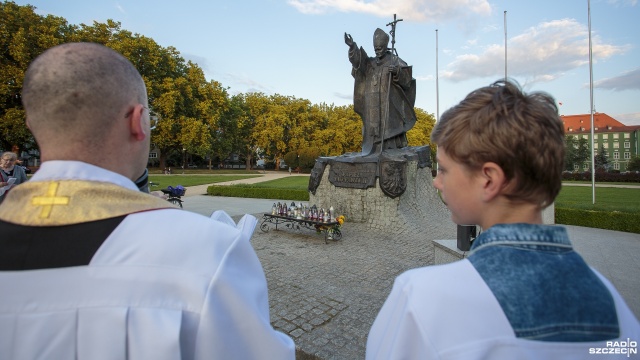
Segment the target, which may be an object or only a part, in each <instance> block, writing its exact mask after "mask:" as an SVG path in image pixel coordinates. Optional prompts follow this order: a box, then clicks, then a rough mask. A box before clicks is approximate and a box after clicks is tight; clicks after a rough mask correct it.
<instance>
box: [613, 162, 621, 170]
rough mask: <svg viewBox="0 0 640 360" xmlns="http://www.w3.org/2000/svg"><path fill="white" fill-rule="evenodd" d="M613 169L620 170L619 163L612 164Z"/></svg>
mask: <svg viewBox="0 0 640 360" xmlns="http://www.w3.org/2000/svg"><path fill="white" fill-rule="evenodd" d="M613 169H614V170H620V163H617V162H615V163H613Z"/></svg>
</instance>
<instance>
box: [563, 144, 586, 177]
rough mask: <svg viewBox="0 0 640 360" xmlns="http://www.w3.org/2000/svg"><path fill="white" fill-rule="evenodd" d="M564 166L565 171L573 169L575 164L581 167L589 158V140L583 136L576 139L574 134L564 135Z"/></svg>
mask: <svg viewBox="0 0 640 360" xmlns="http://www.w3.org/2000/svg"><path fill="white" fill-rule="evenodd" d="M564 148H565V152H564V167H565V170H567V171H574V169H575V165H578V167H582V164H584V162H585V161H587V160H589V157H590V155H591V154H590V151H589V142H588V140H587V139H585V138H580V139H576V138H575V137H574V135H565V137H564Z"/></svg>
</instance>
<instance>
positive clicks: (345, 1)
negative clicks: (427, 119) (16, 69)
mask: <svg viewBox="0 0 640 360" xmlns="http://www.w3.org/2000/svg"><path fill="white" fill-rule="evenodd" d="M15 2H16V3H17V4H19V5H26V4H29V5H33V6H35V7H36V12H37V13H38V14H40V15H47V14H53V15H56V16H61V17H64V18H65V19H66V20H67V21H68V22H69V23H71V24H76V25H79V24H87V25H92V24H93V22H94V21H97V22H106V20H107V19H112V20H115V21H118V22H120V23H121V28H122V29H124V30H128V31H131V32H132V33H138V34H140V35H144V36H146V37H150V38H152V39H153V40H155V41H156V42H157V43H158V44H159V45H161V46H163V47H169V46H173V47H175V48H176V49H177V50H178V51H179V52H180V54H181V56H182V57H184V58H185V59H186V60H191V61H193V62H195V63H197V64H198V65H199V66H200V67H201V68H202V69H203V70H204V72H205V76H206V77H207V79H208V80H215V81H218V82H220V83H221V84H222V85H223V86H224V87H227V88H228V91H229V92H230V93H231V94H235V93H248V92H262V93H265V94H267V95H272V94H280V95H284V96H294V97H296V98H301V99H308V100H310V101H311V102H312V103H315V104H320V103H326V104H335V105H338V106H341V105H348V104H351V103H352V101H353V96H352V95H353V78H352V77H351V64H350V63H349V60H348V57H347V52H348V47H347V45H346V44H345V42H344V34H345V33H348V34H350V35H351V36H352V37H353V39H354V40H355V41H356V43H357V44H358V45H359V46H362V47H363V48H364V49H365V51H366V52H367V53H368V54H369V56H375V54H374V51H373V43H372V42H373V33H374V31H375V30H376V28H381V29H383V30H385V31H386V32H387V33H389V31H390V30H391V27H390V26H387V24H388V23H390V22H391V21H393V18H394V14H396V16H397V19H402V21H400V22H398V23H397V28H396V31H395V33H396V37H395V40H396V43H395V48H396V50H397V52H398V55H399V56H400V57H401V58H402V59H403V60H404V61H405V62H407V63H408V64H409V65H411V66H413V76H414V77H415V78H416V81H417V86H416V89H417V96H416V106H417V107H419V108H421V109H423V110H425V111H427V112H428V113H431V114H434V116H435V117H436V118H438V117H439V115H440V114H442V113H443V112H444V111H445V110H446V109H448V108H449V107H451V106H454V105H456V104H457V103H458V102H459V101H460V100H462V99H463V98H464V97H465V96H466V95H467V94H468V93H470V92H471V91H473V90H474V89H477V88H479V87H481V86H486V85H489V84H491V83H492V82H494V81H496V80H499V79H503V78H504V77H505V71H506V75H507V76H508V77H509V78H512V79H515V80H516V81H518V82H519V83H520V85H521V86H522V87H523V88H524V90H525V91H527V92H533V91H544V92H547V93H549V94H551V95H552V96H553V97H554V98H555V99H556V101H557V102H558V104H559V109H560V114H561V115H577V114H589V109H590V103H591V95H590V94H591V91H590V78H591V76H590V74H591V73H592V74H593V77H592V79H593V103H594V108H595V111H596V112H601V113H606V114H608V115H610V116H612V117H614V118H615V119H617V120H619V121H620V122H622V123H623V124H625V125H640V36H639V35H638V34H640V21H639V20H640V5H639V4H638V0H591V1H590V2H589V0H562V1H557V0H537V1H524V0H493V1H492V0H386V1H382V0H228V1H221V0H182V1H179V2H177V1H167V0H129V1H125V0H91V1H87V0H56V1H52V0H28V1H23V0H19V1H15ZM589 8H590V14H591V53H592V56H591V58H592V62H591V63H592V66H591V67H590V61H589V48H590V47H589ZM505 42H506V52H505ZM505 59H506V61H505ZM505 64H506V66H505ZM590 68H592V71H591V70H590Z"/></svg>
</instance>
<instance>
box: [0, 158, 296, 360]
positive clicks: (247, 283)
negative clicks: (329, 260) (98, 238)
mask: <svg viewBox="0 0 640 360" xmlns="http://www.w3.org/2000/svg"><path fill="white" fill-rule="evenodd" d="M45 180H90V181H101V182H110V183H114V184H117V185H120V186H123V187H126V188H129V189H132V190H135V189H136V187H135V184H133V182H132V181H130V180H129V179H126V178H124V177H122V176H120V175H118V174H115V173H113V172H109V171H106V170H104V169H101V168H98V167H95V166H92V165H89V164H85V163H80V162H69V161H51V162H45V163H43V164H42V167H41V168H40V170H39V171H38V172H36V174H35V175H34V176H33V177H32V179H31V180H30V181H45ZM255 224H256V219H255V218H254V217H252V216H245V217H244V218H243V219H242V220H241V221H240V222H239V223H238V225H237V226H236V225H235V224H233V221H232V220H231V219H230V218H229V217H228V215H226V214H224V213H221V212H217V213H215V214H213V215H212V217H211V218H208V217H205V216H201V215H198V214H194V213H190V212H187V211H183V210H178V209H163V210H152V211H145V212H140V213H134V214H130V215H128V216H127V217H126V218H125V219H124V220H123V221H122V222H121V223H120V224H119V225H118V226H117V228H116V229H115V230H114V231H113V232H112V233H111V235H110V236H109V237H108V238H107V239H106V240H105V242H104V243H103V244H102V246H101V247H100V248H99V250H98V251H97V252H96V253H95V255H94V257H93V258H92V260H91V262H90V263H89V265H88V266H75V267H67V268H57V269H46V270H26V271H0V359H20V360H24V359H92V360H96V359H154V360H159V359H294V357H295V347H294V344H293V341H292V340H291V339H290V338H289V337H288V336H286V335H285V334H282V333H280V332H277V331H275V330H274V329H273V328H272V326H271V324H270V321H269V305H268V297H267V284H266V278H265V276H264V272H263V270H262V267H261V264H260V261H259V259H258V257H257V256H256V253H255V251H254V250H253V248H252V246H251V244H250V242H249V240H250V237H251V235H252V233H253V230H254V227H255Z"/></svg>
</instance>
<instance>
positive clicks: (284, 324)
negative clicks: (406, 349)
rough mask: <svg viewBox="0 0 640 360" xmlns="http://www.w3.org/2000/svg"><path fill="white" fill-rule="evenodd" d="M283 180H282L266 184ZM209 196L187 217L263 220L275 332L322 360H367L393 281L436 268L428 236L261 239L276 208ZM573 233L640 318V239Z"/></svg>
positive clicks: (306, 234) (270, 235) (348, 229)
mask: <svg viewBox="0 0 640 360" xmlns="http://www.w3.org/2000/svg"><path fill="white" fill-rule="evenodd" d="M279 176H284V174H277V173H276V175H269V176H268V177H269V179H270V178H275V177H279ZM286 176H289V175H288V174H286ZM292 176H295V175H292ZM251 181H256V180H251ZM263 181H264V179H263ZM203 189H204V190H203ZM205 192H206V186H203V187H192V188H189V189H188V190H187V195H188V196H187V197H185V198H184V208H185V210H188V211H193V212H197V213H200V214H203V215H206V216H208V215H210V214H211V213H212V212H213V211H215V210H219V209H222V210H225V211H226V212H227V213H229V215H231V216H232V217H233V218H234V219H235V220H238V219H239V218H240V216H241V215H242V214H245V213H250V214H253V215H254V216H256V217H257V218H258V219H259V222H258V226H257V227H256V230H255V233H254V236H253V238H252V240H251V242H252V244H253V247H254V248H255V250H256V253H257V254H258V257H259V258H260V261H261V262H262V265H263V267H264V271H265V274H266V276H267V282H268V286H269V303H270V308H271V321H272V324H273V326H274V327H275V328H276V329H278V330H280V331H282V332H285V333H287V334H289V335H290V336H291V337H292V338H293V339H294V341H295V342H296V346H297V347H298V348H299V349H300V350H301V351H303V352H305V353H307V354H313V355H316V356H318V357H319V358H321V359H363V358H364V354H365V345H366V339H367V334H368V332H369V329H370V327H371V324H372V323H373V320H374V319H375V316H376V314H377V313H378V311H379V309H380V307H381V306H382V303H383V302H384V300H385V299H386V297H387V295H388V294H389V292H390V290H391V286H392V285H393V280H394V278H395V277H396V276H397V275H399V274H400V273H402V272H404V271H406V270H408V269H411V268H415V267H420V266H427V265H431V264H432V263H433V245H432V244H431V241H428V240H427V239H428V234H425V239H424V240H412V239H404V238H402V237H401V236H400V237H399V236H394V235H393V234H385V233H382V232H379V231H376V232H373V231H370V230H368V229H367V228H366V226H365V225H364V224H357V223H350V222H347V223H345V225H343V226H342V233H343V236H342V240H340V241H330V242H329V243H328V244H325V242H324V237H323V236H322V235H320V234H316V233H315V232H314V231H312V230H306V229H302V230H290V229H281V226H279V230H277V231H276V230H273V228H272V229H271V230H270V231H268V232H263V231H261V230H260V228H259V225H260V223H261V215H262V213H264V212H270V209H271V205H272V204H273V203H274V202H277V201H278V200H264V199H243V198H227V197H213V196H205V195H202V194H204V193H205ZM347 221H348V219H347ZM567 228H568V230H569V233H570V237H571V239H572V242H573V244H574V246H575V248H576V250H577V251H578V252H579V253H580V254H582V256H583V257H584V258H585V260H586V261H587V262H588V263H589V264H590V265H591V266H593V267H595V268H596V269H598V271H600V272H601V273H602V274H603V275H604V276H605V277H607V278H608V279H609V280H610V281H612V282H613V284H614V285H615V286H616V287H617V288H618V290H619V291H620V292H621V293H622V295H623V297H624V298H625V300H626V301H627V303H628V304H629V306H630V307H631V308H632V310H633V311H634V313H635V314H636V316H638V315H639V314H640V296H639V295H640V277H638V276H637V274H638V272H639V271H640V261H639V260H638V255H639V254H640V234H630V233H623V232H616V231H608V230H599V229H591V228H583V227H576V226H567ZM453 233H454V234H455V232H453ZM576 281H579V279H576ZM434 296H437V294H434Z"/></svg>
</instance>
